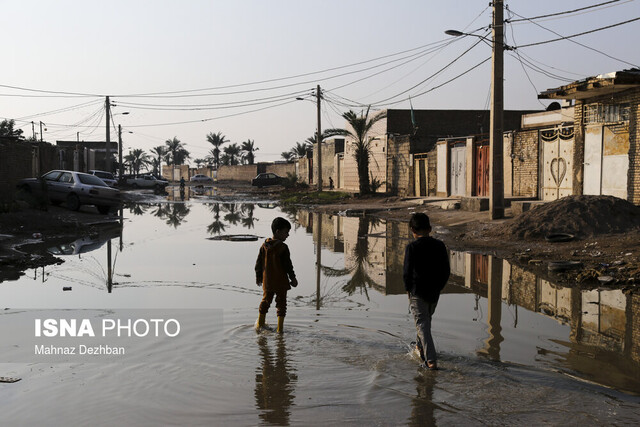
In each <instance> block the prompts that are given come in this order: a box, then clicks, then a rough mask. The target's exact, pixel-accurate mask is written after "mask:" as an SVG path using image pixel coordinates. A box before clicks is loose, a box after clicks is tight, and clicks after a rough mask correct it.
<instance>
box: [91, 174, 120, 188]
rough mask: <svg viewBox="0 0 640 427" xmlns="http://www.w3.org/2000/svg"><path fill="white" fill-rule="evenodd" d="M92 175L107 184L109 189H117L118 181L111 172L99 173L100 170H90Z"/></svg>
mask: <svg viewBox="0 0 640 427" xmlns="http://www.w3.org/2000/svg"><path fill="white" fill-rule="evenodd" d="M89 174H90V175H95V176H97V177H98V178H100V179H101V180H103V181H104V182H105V184H107V185H108V186H109V187H115V186H116V184H117V183H118V181H116V179H115V177H114V176H113V174H112V173H111V172H105V171H98V170H90V171H89Z"/></svg>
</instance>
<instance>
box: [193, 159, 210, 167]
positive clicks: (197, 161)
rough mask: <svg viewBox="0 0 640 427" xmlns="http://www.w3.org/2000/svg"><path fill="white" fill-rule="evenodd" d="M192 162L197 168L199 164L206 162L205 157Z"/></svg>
mask: <svg viewBox="0 0 640 427" xmlns="http://www.w3.org/2000/svg"><path fill="white" fill-rule="evenodd" d="M193 162H194V163H195V164H196V166H197V167H198V169H200V165H202V164H204V163H207V160H206V159H195V160H194V161H193Z"/></svg>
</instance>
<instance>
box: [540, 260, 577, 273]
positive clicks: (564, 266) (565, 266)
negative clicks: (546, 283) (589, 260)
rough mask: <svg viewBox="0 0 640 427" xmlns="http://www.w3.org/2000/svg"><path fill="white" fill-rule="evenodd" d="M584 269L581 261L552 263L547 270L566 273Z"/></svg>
mask: <svg viewBox="0 0 640 427" xmlns="http://www.w3.org/2000/svg"><path fill="white" fill-rule="evenodd" d="M580 267H582V263H581V262H580V261H551V262H550V263H549V264H548V265H547V268H548V270H549V271H566V270H571V269H574V268H580Z"/></svg>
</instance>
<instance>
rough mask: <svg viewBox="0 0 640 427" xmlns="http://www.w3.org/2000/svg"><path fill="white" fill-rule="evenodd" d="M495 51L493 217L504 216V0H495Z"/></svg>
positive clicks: (492, 126) (491, 129)
mask: <svg viewBox="0 0 640 427" xmlns="http://www.w3.org/2000/svg"><path fill="white" fill-rule="evenodd" d="M492 4H493V25H492V35H493V53H492V55H491V59H492V67H491V82H492V83H491V113H490V117H491V124H490V130H489V132H490V137H489V138H490V139H489V144H490V146H491V162H490V165H491V166H490V167H489V213H490V215H491V219H500V218H504V160H503V151H504V150H503V139H502V138H503V137H502V130H503V116H504V91H503V85H504V80H503V77H504V58H503V56H504V55H503V54H504V19H503V0H493V3H492Z"/></svg>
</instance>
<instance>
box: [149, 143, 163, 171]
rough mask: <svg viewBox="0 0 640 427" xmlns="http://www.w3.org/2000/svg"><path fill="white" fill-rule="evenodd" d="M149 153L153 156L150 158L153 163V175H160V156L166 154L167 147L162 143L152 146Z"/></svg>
mask: <svg viewBox="0 0 640 427" xmlns="http://www.w3.org/2000/svg"><path fill="white" fill-rule="evenodd" d="M151 154H153V156H154V158H153V159H152V160H151V161H152V163H153V173H154V175H158V176H160V175H162V158H163V157H164V156H165V155H166V154H167V147H165V146H163V145H159V146H157V147H153V148H152V149H151ZM155 156H158V157H155Z"/></svg>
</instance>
